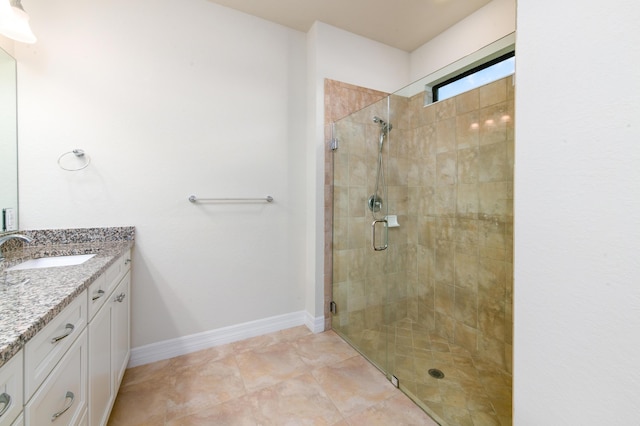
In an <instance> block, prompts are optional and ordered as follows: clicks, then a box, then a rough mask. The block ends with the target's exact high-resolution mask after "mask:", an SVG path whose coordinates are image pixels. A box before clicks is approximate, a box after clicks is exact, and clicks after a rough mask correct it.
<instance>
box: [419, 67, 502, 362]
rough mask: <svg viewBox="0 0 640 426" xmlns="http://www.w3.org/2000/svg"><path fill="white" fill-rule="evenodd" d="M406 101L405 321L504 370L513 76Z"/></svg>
mask: <svg viewBox="0 0 640 426" xmlns="http://www.w3.org/2000/svg"><path fill="white" fill-rule="evenodd" d="M408 102H409V108H408V111H409V127H410V129H411V132H412V135H411V138H410V139H409V140H410V141H411V142H409V143H410V146H409V148H408V152H407V156H408V158H407V161H409V176H410V178H409V179H408V182H407V186H408V197H409V200H411V201H410V203H412V205H413V208H412V209H410V211H411V212H412V213H411V214H410V215H409V217H408V218H407V220H408V221H411V222H412V223H413V224H415V226H416V229H417V242H416V261H415V265H414V263H413V261H410V262H409V263H410V266H409V271H408V274H409V275H410V279H409V280H408V284H409V285H410V288H409V289H408V292H409V294H410V295H411V296H415V297H411V298H409V302H408V304H409V305H408V317H409V318H411V319H413V320H414V321H416V322H418V323H420V324H422V325H425V326H427V327H429V328H430V329H434V330H435V331H436V332H437V333H438V334H439V335H441V336H443V337H446V338H448V339H449V341H451V342H453V343H456V344H459V345H461V346H463V347H465V348H467V349H469V350H470V351H472V352H474V353H476V354H477V355H478V356H479V357H480V358H482V359H484V360H486V361H490V362H494V363H497V364H498V365H500V366H502V367H503V368H505V369H506V370H507V371H511V362H512V359H511V353H512V343H513V342H512V329H513V327H512V324H513V310H512V306H513V272H512V271H513V148H514V131H513V123H514V86H513V77H507V78H505V79H502V80H499V81H496V82H494V83H491V84H488V85H486V86H482V87H480V88H478V89H475V90H471V91H469V92H466V93H463V94H461V95H458V96H456V97H454V98H451V99H447V100H444V101H442V102H438V103H435V104H433V105H430V106H428V107H423V106H422V102H423V100H422V96H421V95H417V96H415V97H413V98H411V99H410V100H409V101H408ZM411 176H413V177H411ZM408 243H409V244H413V240H412V237H409V239H408Z"/></svg>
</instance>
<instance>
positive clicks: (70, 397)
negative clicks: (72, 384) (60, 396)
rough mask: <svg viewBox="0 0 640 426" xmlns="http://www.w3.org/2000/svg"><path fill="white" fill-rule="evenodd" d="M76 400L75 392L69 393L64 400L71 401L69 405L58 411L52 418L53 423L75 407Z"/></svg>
mask: <svg viewBox="0 0 640 426" xmlns="http://www.w3.org/2000/svg"><path fill="white" fill-rule="evenodd" d="M74 398H75V395H74V394H73V392H71V391H67V395H66V396H65V397H64V400H65V401H66V400H67V399H69V400H70V401H69V404H68V405H67V406H66V407H64V408H63V409H62V410H60V411H58V412H57V413H55V414H54V415H53V416H51V421H52V422H55V421H56V419H57V418H58V417H60V416H61V415H63V414H64V413H65V412H66V411H67V410H68V409H69V408H71V406H72V405H73V400H74Z"/></svg>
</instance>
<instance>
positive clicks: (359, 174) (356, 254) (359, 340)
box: [332, 98, 396, 371]
mask: <svg viewBox="0 0 640 426" xmlns="http://www.w3.org/2000/svg"><path fill="white" fill-rule="evenodd" d="M388 111H389V107H388V98H385V99H382V100H381V101H379V102H377V103H375V104H373V105H370V106H369V107H367V108H364V109H362V110H360V111H358V112H355V113H353V114H351V115H350V116H348V117H346V118H344V119H342V120H340V121H338V122H337V123H335V124H334V125H335V130H334V137H336V138H337V139H338V149H337V150H335V151H334V152H333V171H334V178H333V301H334V302H335V303H336V307H337V312H336V314H335V315H334V316H333V319H332V328H333V329H334V330H335V331H336V332H337V333H339V334H340V335H341V336H342V337H343V338H344V339H345V340H347V341H348V342H349V343H351V345H352V346H354V347H355V348H356V349H357V350H358V351H360V352H361V353H362V354H363V355H364V356H365V357H366V358H367V359H369V360H370V361H371V362H372V363H373V364H374V365H376V366H377V367H378V368H380V369H381V370H383V371H386V370H387V347H386V346H387V339H386V331H387V329H386V326H387V324H388V315H389V312H390V310H389V307H388V290H387V284H388V282H389V274H390V273H391V271H392V270H395V268H396V265H395V263H394V261H393V255H392V253H394V251H395V249H394V247H392V246H390V247H388V248H386V249H385V248H384V247H385V246H387V243H388V241H389V239H388V236H389V233H388V229H387V224H386V222H385V220H386V216H387V212H388V208H389V205H390V204H391V202H390V201H389V200H388V199H387V195H388V190H387V180H388V179H389V177H388V176H387V175H388V173H389V164H388V163H389V161H388V157H389V150H390V146H391V141H392V139H391V138H392V134H393V132H394V131H395V130H394V129H393V128H391V126H389V124H388V123H389V118H388V116H389V113H388ZM385 125H387V128H386V130H385V128H384V126H385Z"/></svg>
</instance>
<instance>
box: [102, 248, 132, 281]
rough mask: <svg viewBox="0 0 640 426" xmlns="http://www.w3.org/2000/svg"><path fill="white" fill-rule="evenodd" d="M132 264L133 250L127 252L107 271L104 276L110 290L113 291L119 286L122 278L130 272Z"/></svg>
mask: <svg viewBox="0 0 640 426" xmlns="http://www.w3.org/2000/svg"><path fill="white" fill-rule="evenodd" d="M130 264H131V250H127V251H126V252H124V253H123V254H122V256H120V257H119V258H118V260H116V261H115V263H114V264H113V265H111V266H110V267H109V269H107V271H106V272H105V273H104V274H103V275H104V276H105V278H106V280H107V285H108V286H109V289H111V290H112V291H113V289H114V288H116V286H117V285H118V283H119V282H120V280H121V279H122V277H124V275H125V274H126V273H127V271H128V270H129V265H130Z"/></svg>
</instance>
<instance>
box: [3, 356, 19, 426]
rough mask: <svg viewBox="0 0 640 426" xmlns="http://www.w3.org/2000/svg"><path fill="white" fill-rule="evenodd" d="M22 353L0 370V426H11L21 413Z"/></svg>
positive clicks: (15, 422)
mask: <svg viewBox="0 0 640 426" xmlns="http://www.w3.org/2000/svg"><path fill="white" fill-rule="evenodd" d="M22 370H23V368H22V351H20V352H18V353H17V354H16V355H14V357H13V358H11V360H10V361H9V362H8V363H7V364H5V365H3V366H2V367H1V368H0V426H13V425H14V424H19V423H17V421H18V420H19V419H18V420H16V418H18V416H19V415H20V414H21V413H22V405H23V380H22Z"/></svg>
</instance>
